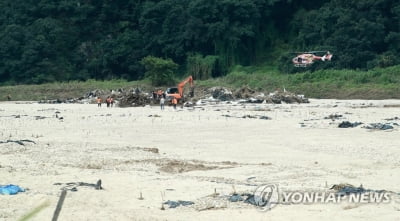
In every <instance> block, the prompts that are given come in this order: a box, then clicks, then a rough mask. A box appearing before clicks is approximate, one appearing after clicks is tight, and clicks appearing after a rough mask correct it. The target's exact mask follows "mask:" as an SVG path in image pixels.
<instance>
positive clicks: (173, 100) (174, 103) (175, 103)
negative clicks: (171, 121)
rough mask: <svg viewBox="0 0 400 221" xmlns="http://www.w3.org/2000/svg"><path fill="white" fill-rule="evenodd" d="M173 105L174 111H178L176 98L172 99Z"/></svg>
mask: <svg viewBox="0 0 400 221" xmlns="http://www.w3.org/2000/svg"><path fill="white" fill-rule="evenodd" d="M172 104H173V105H174V109H175V110H176V105H177V104H178V100H177V99H176V97H174V98H172Z"/></svg>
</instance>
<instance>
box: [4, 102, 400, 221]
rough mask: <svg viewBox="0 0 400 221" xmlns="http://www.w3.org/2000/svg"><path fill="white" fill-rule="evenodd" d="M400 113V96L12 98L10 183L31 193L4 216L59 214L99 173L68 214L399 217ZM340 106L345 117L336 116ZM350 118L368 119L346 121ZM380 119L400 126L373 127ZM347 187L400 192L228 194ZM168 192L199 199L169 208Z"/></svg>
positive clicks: (11, 200) (7, 120) (63, 216)
mask: <svg viewBox="0 0 400 221" xmlns="http://www.w3.org/2000/svg"><path fill="white" fill-rule="evenodd" d="M399 110H400V100H382V101H365V100H351V101H349V100H313V99H312V100H311V103H309V104H279V105H278V104H275V105H274V104H236V103H234V104H207V105H204V106H196V107H195V108H183V109H181V108H178V109H177V110H176V111H175V110H174V109H173V108H172V107H166V110H165V111H160V110H159V107H157V106H153V107H149V106H148V107H136V108H117V107H114V108H106V107H104V106H103V107H102V108H98V107H97V105H95V104H38V103H35V102H2V103H0V125H1V126H0V141H3V143H0V185H6V184H15V185H19V186H21V187H23V188H26V189H27V191H26V192H24V193H19V194H17V195H12V196H10V195H0V220H7V221H9V220H10V221H11V220H18V219H19V218H21V217H22V216H23V215H25V214H27V213H29V212H30V210H32V209H33V208H35V207H37V206H38V205H40V204H41V203H43V202H48V203H49V206H48V207H46V208H45V209H43V210H42V211H40V212H39V213H38V214H36V215H35V216H34V217H33V218H32V219H31V220H50V219H51V217H52V216H53V212H54V210H55V207H56V204H57V201H58V197H59V196H60V193H61V188H62V187H65V186H66V183H69V182H85V183H96V182H97V180H99V179H101V181H102V186H103V188H104V189H103V190H95V189H94V188H92V187H88V186H78V187H77V190H78V191H75V192H73V191H68V193H67V197H66V199H65V202H64V205H63V207H62V210H61V213H60V217H59V220H297V221H299V220H396V219H398V217H400V200H399V199H398V198H400V195H398V194H397V193H399V192H400V185H399V184H400V170H399V167H400V148H399V147H400V145H399V143H400V136H399V129H400V127H398V126H396V125H395V124H396V123H399V124H400V119H396V118H395V117H400V111H399ZM56 112H57V113H56ZM56 114H57V117H58V118H57V117H56ZM334 114H336V115H342V117H341V118H339V119H334V120H333V119H329V116H330V115H334ZM266 117H268V118H270V119H267V120H266V119H265V118H266ZM60 118H62V119H61V120H60ZM325 118H328V119H325ZM390 118H392V119H391V120H387V119H390ZM342 121H350V122H362V123H364V124H363V125H360V126H358V127H355V128H338V124H339V123H340V122H342ZM369 123H392V124H393V123H395V124H394V125H395V126H394V129H393V130H385V131H384V130H369V129H366V128H363V126H365V125H368V124H369ZM7 140H9V141H18V140H30V141H33V142H35V143H32V142H24V143H23V144H24V145H21V144H18V143H17V142H8V143H5V141H7ZM55 183H61V185H54V184H55ZM339 183H349V184H353V185H355V186H358V185H360V184H362V185H363V186H364V187H365V188H370V189H376V190H387V191H391V192H393V193H394V194H393V196H392V197H393V199H392V202H391V203H386V204H348V203H345V202H343V203H338V204H334V203H330V204H311V205H304V204H298V205H287V204H285V205H284V204H282V205H277V206H276V207H275V208H273V209H271V210H270V211H267V212H262V211H260V209H259V208H257V207H255V206H253V205H250V204H247V203H243V202H229V201H227V200H225V201H224V200H221V199H222V198H223V196H229V195H230V194H232V193H233V192H234V191H236V192H239V193H240V192H242V193H244V192H247V193H251V192H253V191H254V190H255V188H256V187H257V186H258V185H262V184H277V185H279V188H281V189H285V190H293V191H294V190H303V191H306V190H310V191H328V190H329V187H331V186H332V185H333V184H339ZM215 192H216V193H217V194H218V197H211V196H210V195H212V194H214V193H215ZM140 194H142V197H143V199H139V197H140ZM207 196H208V197H207ZM167 200H171V201H178V200H184V201H192V202H194V203H195V204H194V205H189V206H180V207H177V208H169V207H168V205H164V208H165V210H161V209H160V208H161V206H162V202H165V201H167ZM395 201H398V202H395ZM210 207H214V208H210Z"/></svg>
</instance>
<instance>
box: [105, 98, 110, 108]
mask: <svg viewBox="0 0 400 221" xmlns="http://www.w3.org/2000/svg"><path fill="white" fill-rule="evenodd" d="M106 103H107V107H110V97H107V99H106Z"/></svg>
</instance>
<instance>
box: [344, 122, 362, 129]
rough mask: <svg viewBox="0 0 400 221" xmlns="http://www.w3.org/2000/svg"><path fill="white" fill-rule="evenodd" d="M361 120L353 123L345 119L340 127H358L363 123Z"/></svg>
mask: <svg viewBox="0 0 400 221" xmlns="http://www.w3.org/2000/svg"><path fill="white" fill-rule="evenodd" d="M361 124H362V123H361V122H354V123H351V122H350V121H343V122H342V123H340V124H339V126H338V127H339V128H353V127H357V126H358V125H361Z"/></svg>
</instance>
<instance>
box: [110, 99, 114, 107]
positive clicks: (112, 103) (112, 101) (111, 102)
mask: <svg viewBox="0 0 400 221" xmlns="http://www.w3.org/2000/svg"><path fill="white" fill-rule="evenodd" d="M110 105H111V107H113V105H114V99H113V98H112V97H110Z"/></svg>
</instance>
